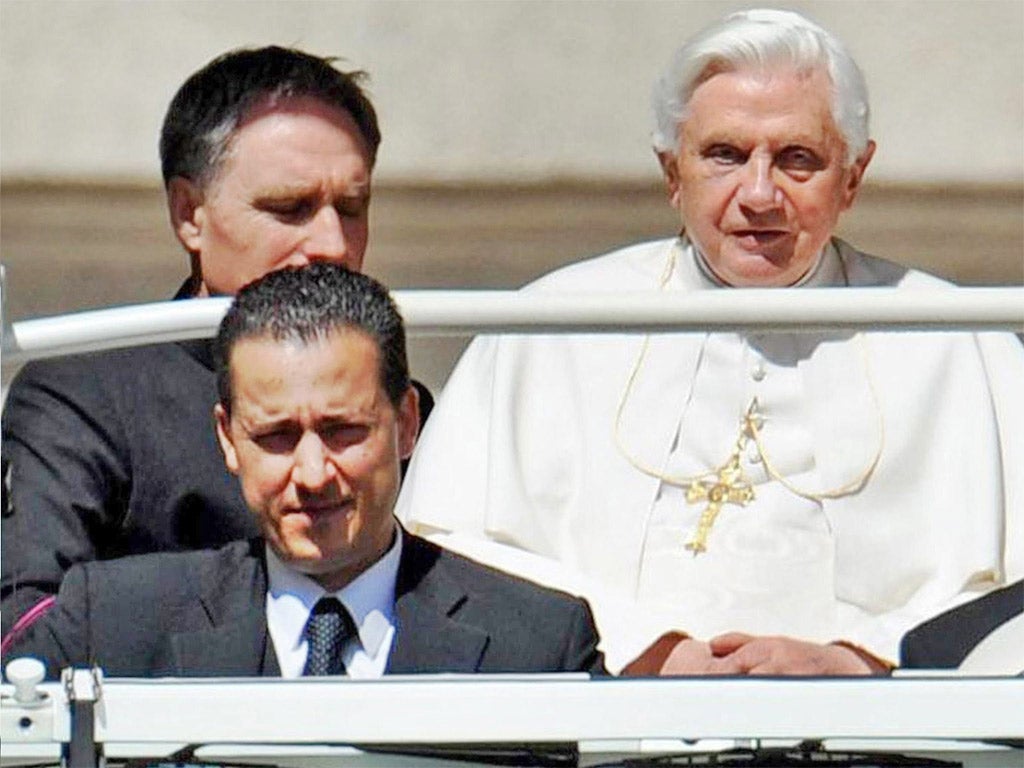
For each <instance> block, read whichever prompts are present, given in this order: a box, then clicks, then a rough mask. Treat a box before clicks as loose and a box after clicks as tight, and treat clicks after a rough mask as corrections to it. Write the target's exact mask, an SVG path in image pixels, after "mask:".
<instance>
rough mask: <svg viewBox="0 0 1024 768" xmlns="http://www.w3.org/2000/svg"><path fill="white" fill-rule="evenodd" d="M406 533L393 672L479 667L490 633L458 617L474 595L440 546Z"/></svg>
mask: <svg viewBox="0 0 1024 768" xmlns="http://www.w3.org/2000/svg"><path fill="white" fill-rule="evenodd" d="M402 534H403V536H404V540H403V542H402V562H401V565H400V566H399V569H398V582H397V584H396V586H395V618H396V622H397V627H396V631H395V643H394V647H393V648H392V649H391V656H390V657H389V659H388V666H387V674H415V673H421V672H476V671H477V670H478V669H479V668H480V663H481V660H482V658H483V655H484V652H485V651H486V649H487V644H488V642H489V641H490V636H489V635H488V634H487V632H485V631H484V630H482V629H480V628H478V627H474V626H471V625H469V624H464V623H462V622H460V621H459V620H458V614H459V611H460V609H461V607H462V606H463V605H464V604H465V603H466V601H467V600H469V599H470V598H469V595H468V594H467V593H466V590H465V589H463V588H462V587H460V586H459V584H458V583H457V582H456V581H455V580H454V579H452V578H451V577H449V576H448V575H447V573H446V572H445V571H446V563H445V557H444V554H443V553H442V551H441V550H440V549H439V548H438V547H436V546H434V545H432V544H429V543H428V542H426V541H424V540H423V539H420V538H418V537H415V536H410V535H409V534H407V533H405V532H404V531H403V532H402Z"/></svg>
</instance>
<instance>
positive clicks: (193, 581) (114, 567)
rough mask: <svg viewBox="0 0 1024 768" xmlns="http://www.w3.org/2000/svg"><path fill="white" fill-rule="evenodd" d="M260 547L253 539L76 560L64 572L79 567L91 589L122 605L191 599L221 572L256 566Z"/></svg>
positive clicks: (72, 572)
mask: <svg viewBox="0 0 1024 768" xmlns="http://www.w3.org/2000/svg"><path fill="white" fill-rule="evenodd" d="M262 548H263V545H262V542H260V541H258V540H255V539H254V540H251V541H234V542H231V543H230V544H227V545H225V546H223V547H221V548H220V549H210V550H195V551H187V552H151V553H147V554H142V555H129V556H127V557H120V558H117V559H115V560H100V561H95V562H88V563H80V564H79V565H76V566H75V567H74V568H73V569H72V570H71V571H69V573H68V575H69V576H71V575H72V574H74V572H75V570H82V571H83V572H84V573H85V577H84V578H85V579H86V580H87V581H88V582H89V584H90V590H91V591H94V592H96V593H97V594H103V595H110V596H111V597H112V598H113V599H114V600H116V601H118V603H119V604H120V605H122V606H123V605H125V604H126V603H127V604H130V603H132V602H141V601H142V600H144V599H160V598H166V597H169V596H173V595H182V596H184V597H188V598H191V597H192V596H194V595H195V594H197V592H198V591H200V590H205V589H209V588H210V587H211V586H213V587H216V586H217V584H218V583H219V581H221V580H223V576H224V574H225V573H237V572H238V571H239V570H240V569H243V568H253V567H256V565H257V564H258V563H259V562H261V557H262ZM126 589H131V593H132V597H131V599H130V600H126V599H125V597H126V593H125V592H124V591H122V590H126Z"/></svg>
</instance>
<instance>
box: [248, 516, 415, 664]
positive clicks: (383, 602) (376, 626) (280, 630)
mask: <svg viewBox="0 0 1024 768" xmlns="http://www.w3.org/2000/svg"><path fill="white" fill-rule="evenodd" d="M401 559H402V534H401V531H400V530H399V529H398V527H397V526H396V527H395V541H394V543H393V544H392V545H391V548H390V549H389V550H388V551H387V552H386V553H384V556H383V557H382V558H380V560H378V561H377V562H376V563H374V564H373V565H371V566H370V567H369V568H367V569H366V570H365V571H363V572H362V573H361V574H359V576H358V577H356V579H355V580H353V581H352V582H350V583H349V584H347V585H346V586H344V587H342V588H341V589H339V590H338V591H337V592H333V593H328V592H327V591H326V590H325V589H324V588H323V587H321V586H320V585H319V584H317V583H316V582H315V581H313V579H311V578H310V577H309V576H306V575H305V574H302V573H299V572H298V571H296V570H294V569H293V568H289V567H288V566H287V565H285V564H284V563H283V562H282V561H281V559H280V558H279V557H278V556H277V554H276V553H275V552H274V550H273V549H271V548H270V547H267V620H268V623H272V624H273V625H274V627H275V638H274V641H275V643H276V642H283V643H284V645H285V647H286V648H288V649H290V650H295V649H297V648H298V647H299V645H300V644H301V643H302V642H303V638H302V633H303V629H304V628H305V626H306V621H307V620H308V619H309V614H310V612H311V611H312V610H313V606H314V605H316V602H317V600H319V599H320V598H321V597H324V596H326V595H333V596H334V597H337V598H338V599H339V600H340V601H341V603H342V605H344V606H345V608H346V610H348V612H349V614H350V615H351V616H352V620H353V621H354V622H355V625H356V629H357V630H358V632H359V643H360V645H361V646H362V647H363V649H364V650H365V651H366V653H367V654H369V655H371V656H376V655H377V652H378V651H379V649H380V647H381V644H382V643H383V642H384V641H385V639H386V638H387V633H388V629H389V628H390V627H391V626H393V624H394V615H395V582H396V580H397V578H398V566H399V563H400V562H401Z"/></svg>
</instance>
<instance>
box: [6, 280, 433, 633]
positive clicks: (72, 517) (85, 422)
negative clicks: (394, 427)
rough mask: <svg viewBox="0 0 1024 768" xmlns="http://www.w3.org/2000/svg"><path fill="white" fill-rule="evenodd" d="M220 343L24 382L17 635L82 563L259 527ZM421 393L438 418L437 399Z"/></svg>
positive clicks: (17, 439) (18, 427)
mask: <svg viewBox="0 0 1024 768" xmlns="http://www.w3.org/2000/svg"><path fill="white" fill-rule="evenodd" d="M186 294H187V291H185V289H184V286H183V289H182V291H181V292H179V296H178V298H182V297H184V296H185V295H186ZM210 347H211V344H210V342H209V341H208V340H205V339H204V340H200V341H187V342H175V343H167V344H152V345H148V346H143V347H134V348H131V349H116V350H110V351H106V352H97V353H93V354H87V355H74V356H69V357H63V358H56V359H52V360H39V361H36V362H32V363H29V364H28V365H26V366H25V367H24V368H23V369H22V370H21V371H20V372H19V373H18V375H17V376H16V377H15V379H14V381H13V382H12V383H11V387H10V391H9V393H8V396H7V402H6V405H5V406H4V411H3V449H2V451H0V459H2V468H0V472H2V475H3V478H4V484H3V504H2V509H3V516H2V520H0V546H2V550H3V552H2V558H0V562H2V566H3V573H2V578H0V607H2V631H3V634H4V635H6V634H7V633H8V632H9V631H10V629H11V627H12V626H13V624H14V622H15V621H17V619H18V618H19V617H20V616H21V615H22V614H24V613H25V612H26V611H27V610H28V609H29V608H30V607H31V606H32V605H34V604H35V603H36V602H38V601H39V600H40V599H41V598H43V597H45V596H47V595H52V594H56V592H57V588H58V587H59V586H60V582H61V579H62V578H63V576H64V572H65V571H67V569H68V568H70V567H71V566H72V565H74V564H75V563H80V562H85V561H89V560H106V559H111V558H115V557H124V556H126V555H135V554H142V553H146V552H170V551H179V550H189V549H212V548H216V547H221V546H223V545H225V544H227V543H228V542H230V541H236V540H238V539H245V538H248V537H250V536H256V535H258V533H259V531H258V529H257V528H256V525H255V523H254V520H253V516H252V514H251V513H250V512H249V510H248V508H247V507H246V506H245V502H244V501H243V500H242V495H241V493H240V491H239V489H238V482H237V481H236V479H235V478H234V477H232V476H231V475H230V474H229V473H228V471H227V470H226V469H225V468H224V459H223V457H222V456H221V453H220V448H219V447H218V445H217V440H216V437H215V435H214V429H213V417H212V415H211V414H212V412H213V404H214V402H216V399H217V386H216V376H215V373H214V370H213V359H212V353H211V349H210ZM417 387H418V389H419V391H420V417H421V419H423V420H425V419H426V416H427V414H429V412H430V408H431V406H432V403H433V401H432V399H431V397H430V393H429V392H427V391H426V389H425V388H424V387H422V386H420V385H417Z"/></svg>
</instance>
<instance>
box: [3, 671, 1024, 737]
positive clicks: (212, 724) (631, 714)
mask: <svg viewBox="0 0 1024 768" xmlns="http://www.w3.org/2000/svg"><path fill="white" fill-rule="evenodd" d="M76 674H78V675H82V676H87V675H88V674H89V673H88V672H87V671H79V672H78V673H76ZM580 677H581V676H580V675H566V676H556V675H539V676H536V675H535V676H522V675H518V676H516V675H490V676H488V675H480V676H452V675H438V676H432V675H421V676H414V677H402V676H396V677H385V678H382V679H381V680H337V679H334V680H331V679H327V678H321V679H314V678H298V679H294V680H281V679H268V678H251V679H241V678H217V679H206V680H187V679H179V680H139V679H117V678H106V679H103V680H102V693H99V692H96V694H95V696H96V699H97V700H100V701H101V706H102V716H100V717H98V718H97V723H96V734H95V735H96V738H97V740H99V741H102V742H106V743H108V744H109V743H112V742H140V743H141V742H185V743H203V742H220V743H236V744H241V743H263V744H270V743H282V742H286V743H324V742H328V743H330V742H336V743H349V744H352V743H354V744H359V743H363V744H368V743H381V744H383V743H391V744H402V743H406V744H408V743H435V744H445V743H448V744H451V743H487V742H558V741H578V740H594V739H607V740H617V739H680V738H688V739H698V738H768V739H771V738H775V739H789V738H796V739H800V738H850V739H891V738H918V739H985V738H993V739H1005V738H1020V737H1021V736H1022V735H1024V723H1022V722H1021V719H1020V712H1021V707H1022V706H1024V681H1022V680H1021V679H1019V678H973V677H960V678H958V677H935V678H930V677H916V678H902V679H901V678H893V679H878V678H817V679H815V678H800V679H798V678H788V679H787V678H774V679H773V678H690V679H684V678H676V679H673V678H660V679H632V680H630V679H624V678H619V679H615V678H604V679H595V680H585V679H580ZM2 688H4V689H10V688H11V686H2ZM40 690H44V691H46V692H47V693H48V694H49V696H50V699H49V701H50V702H52V705H53V706H54V707H55V708H56V710H57V711H54V712H53V720H52V724H51V725H50V728H52V729H53V731H54V732H53V735H52V736H51V737H50V738H54V737H56V738H61V737H63V738H66V736H67V731H66V729H67V727H68V725H67V718H66V717H65V716H63V714H62V713H61V712H60V711H59V710H60V708H61V700H62V698H64V696H63V694H64V691H63V689H61V688H60V687H58V685H57V684H52V683H45V684H43V685H42V686H40ZM76 690H77V687H76ZM4 692H5V693H8V694H10V691H9V690H5V691H4ZM2 709H3V716H4V720H5V723H4V725H5V729H4V730H5V734H6V735H7V736H8V738H9V739H11V740H14V741H21V740H25V741H37V740H40V737H43V736H45V734H42V733H38V732H36V733H28V732H26V733H24V734H19V732H18V729H17V722H18V720H19V718H21V717H24V716H25V715H26V714H28V715H31V712H30V711H27V710H26V709H25V708H24V707H20V706H19V704H18V702H16V701H12V700H11V699H10V698H6V699H5V701H4V706H3V708H2ZM325 713H334V714H333V715H330V716H327V715H326V714H325ZM19 736H22V738H18V737H19Z"/></svg>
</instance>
